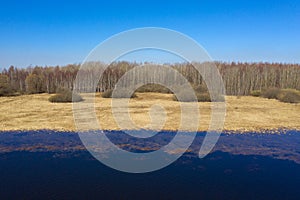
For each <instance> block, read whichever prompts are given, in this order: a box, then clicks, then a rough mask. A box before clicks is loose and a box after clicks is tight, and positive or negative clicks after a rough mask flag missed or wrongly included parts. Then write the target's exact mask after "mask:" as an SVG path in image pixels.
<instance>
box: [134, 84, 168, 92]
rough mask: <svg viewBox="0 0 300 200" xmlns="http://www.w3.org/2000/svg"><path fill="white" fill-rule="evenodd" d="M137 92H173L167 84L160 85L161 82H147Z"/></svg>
mask: <svg viewBox="0 0 300 200" xmlns="http://www.w3.org/2000/svg"><path fill="white" fill-rule="evenodd" d="M136 92H141V93H144V92H157V93H165V94H171V93H172V91H171V90H170V89H168V88H166V87H165V86H162V85H159V84H146V85H143V86H141V87H139V88H138V89H137V90H136Z"/></svg>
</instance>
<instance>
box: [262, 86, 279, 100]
mask: <svg viewBox="0 0 300 200" xmlns="http://www.w3.org/2000/svg"><path fill="white" fill-rule="evenodd" d="M279 93H280V89H279V88H269V89H266V90H264V91H263V92H262V93H261V96H262V97H264V98H268V99H277V97H278V95H279Z"/></svg>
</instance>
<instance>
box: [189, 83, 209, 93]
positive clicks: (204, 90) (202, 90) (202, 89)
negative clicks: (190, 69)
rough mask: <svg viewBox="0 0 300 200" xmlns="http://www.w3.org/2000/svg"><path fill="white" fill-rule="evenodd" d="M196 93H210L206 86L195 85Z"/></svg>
mask: <svg viewBox="0 0 300 200" xmlns="http://www.w3.org/2000/svg"><path fill="white" fill-rule="evenodd" d="M193 88H194V90H195V92H200V93H208V89H207V87H206V85H195V86H193Z"/></svg>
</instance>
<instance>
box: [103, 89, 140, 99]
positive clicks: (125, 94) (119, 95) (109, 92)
mask: <svg viewBox="0 0 300 200" xmlns="http://www.w3.org/2000/svg"><path fill="white" fill-rule="evenodd" d="M112 93H113V90H106V91H105V92H103V93H102V94H101V96H102V97H103V98H112ZM114 97H115V98H128V91H126V90H119V92H118V93H115V96H114ZM135 97H137V96H136V94H135V93H133V94H132V95H131V97H130V98H135Z"/></svg>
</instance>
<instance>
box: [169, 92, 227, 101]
mask: <svg viewBox="0 0 300 200" xmlns="http://www.w3.org/2000/svg"><path fill="white" fill-rule="evenodd" d="M179 95H180V96H182V97H183V98H182V99H181V102H193V101H194V98H193V96H192V95H188V94H185V91H182V92H180V93H179ZM195 95H196V98H197V101H198V102H211V101H212V100H211V97H210V94H209V93H208V92H205V93H200V92H196V93H195ZM173 100H174V101H179V100H178V99H177V97H176V96H175V95H173ZM216 101H217V102H224V101H225V98H224V96H222V95H218V96H217V98H216Z"/></svg>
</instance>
